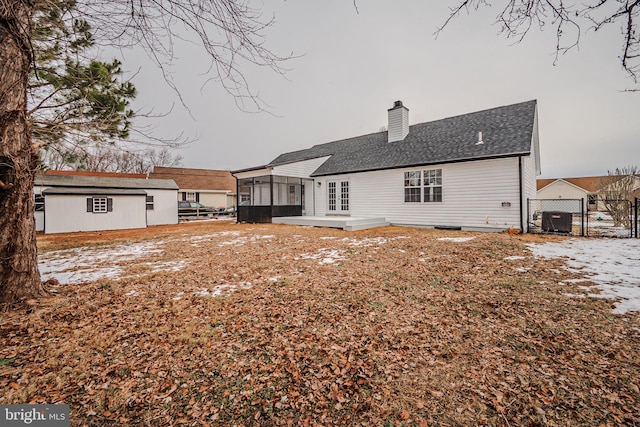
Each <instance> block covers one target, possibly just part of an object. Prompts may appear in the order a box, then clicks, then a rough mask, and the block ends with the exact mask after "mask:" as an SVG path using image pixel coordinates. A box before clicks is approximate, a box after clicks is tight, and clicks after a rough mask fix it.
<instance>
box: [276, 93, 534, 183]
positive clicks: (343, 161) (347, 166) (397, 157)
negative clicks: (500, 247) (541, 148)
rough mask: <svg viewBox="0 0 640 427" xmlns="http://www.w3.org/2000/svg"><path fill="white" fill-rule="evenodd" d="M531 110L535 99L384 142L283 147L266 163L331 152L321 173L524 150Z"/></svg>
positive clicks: (366, 139)
mask: <svg viewBox="0 0 640 427" xmlns="http://www.w3.org/2000/svg"><path fill="white" fill-rule="evenodd" d="M535 114H536V101H535V100H533V101H527V102H522V103H519V104H513V105H507V106H503V107H497V108H491V109H489V110H483V111H478V112H475V113H469V114H464V115H461V116H455V117H450V118H446V119H442V120H436V121H432V122H426V123H420V124H416V125H413V126H410V127H409V134H408V135H407V137H406V138H405V139H404V140H402V141H397V142H387V132H386V131H385V132H378V133H373V134H369V135H363V136H358V137H355V138H349V139H344V140H340V141H335V142H329V143H327V144H319V145H315V146H313V147H311V148H309V149H306V150H300V151H293V152H290V153H285V154H282V155H280V156H278V157H277V158H275V159H274V160H273V161H272V162H271V163H269V164H268V165H266V166H267V167H271V166H278V165H281V164H286V163H292V162H298V161H302V160H308V159H313V158H318V157H323V156H331V157H330V158H329V159H327V161H326V162H324V163H323V164H322V165H321V166H320V167H319V168H318V169H317V170H316V171H315V172H314V173H313V174H312V176H323V175H337V174H344V173H351V172H364V171H370V170H380V169H393V168H400V167H409V166H418V165H430V164H441V163H453V162H461V161H469V160H480V159H489V158H496V157H509V156H517V155H527V154H529V153H530V152H531V141H532V137H533V132H534V123H535V120H534V118H535ZM478 132H482V140H483V141H484V143H483V144H477V142H478Z"/></svg>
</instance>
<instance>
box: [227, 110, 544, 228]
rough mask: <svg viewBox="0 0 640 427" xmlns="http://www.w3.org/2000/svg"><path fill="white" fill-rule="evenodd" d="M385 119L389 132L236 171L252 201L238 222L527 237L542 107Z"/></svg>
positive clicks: (394, 114)
mask: <svg viewBox="0 0 640 427" xmlns="http://www.w3.org/2000/svg"><path fill="white" fill-rule="evenodd" d="M388 119H389V123H388V131H385V132H378V133H374V134H369V135H363V136H358V137H355V138H349V139H344V140H340V141H335V142H330V143H327V144H319V145H315V146H313V147H311V148H308V149H305V150H300V151H294V152H290V153H285V154H282V155H280V156H278V157H277V158H276V159H275V160H273V161H272V162H270V163H268V164H266V165H264V166H258V167H253V168H248V169H243V170H238V171H234V172H233V175H234V176H236V178H237V179H238V193H239V194H240V195H241V196H243V197H246V199H247V201H246V202H245V203H241V204H240V206H239V208H238V221H247V222H281V221H280V219H279V218H278V217H296V216H299V217H304V216H315V217H328V216H330V217H334V216H346V217H357V218H384V220H385V221H386V222H387V223H391V224H397V225H409V226H426V227H446V228H461V229H469V230H488V231H489V230H506V229H510V228H514V229H520V230H524V231H526V227H527V222H528V221H526V215H527V206H526V202H527V199H529V198H535V197H536V176H537V175H539V174H540V156H539V148H538V115H537V103H536V101H528V102H523V103H519V104H514V105H509V106H503V107H498V108H492V109H489V110H484V111H479V112H475V113H470V114H464V115H461V116H456V117H450V118H446V119H442V120H437V121H432V122H427V123H420V124H415V125H411V126H409V110H408V109H407V108H406V107H405V106H403V105H402V102H400V101H397V102H396V103H395V105H394V106H393V108H391V109H389V110H388ZM274 218H275V219H278V220H277V221H276V220H274Z"/></svg>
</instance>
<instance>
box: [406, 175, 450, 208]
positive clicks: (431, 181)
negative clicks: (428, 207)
mask: <svg viewBox="0 0 640 427" xmlns="http://www.w3.org/2000/svg"><path fill="white" fill-rule="evenodd" d="M404 201H405V203H420V202H442V169H427V170H422V171H409V172H405V173H404Z"/></svg>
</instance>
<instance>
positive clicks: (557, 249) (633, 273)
mask: <svg viewBox="0 0 640 427" xmlns="http://www.w3.org/2000/svg"><path fill="white" fill-rule="evenodd" d="M528 246H529V249H530V250H531V252H533V254H534V255H535V256H536V257H540V258H567V269H568V270H569V271H572V272H578V273H582V274H584V275H586V276H587V278H588V280H589V281H592V282H594V283H596V286H595V288H597V289H598V290H599V291H600V293H599V294H593V293H591V294H589V296H590V297H596V298H614V299H619V300H618V301H617V302H616V304H615V305H616V308H615V309H614V310H613V312H614V313H617V314H624V313H626V312H629V311H640V240H638V239H568V240H564V241H562V242H547V243H542V244H529V245H528ZM585 288H586V289H590V288H588V287H585Z"/></svg>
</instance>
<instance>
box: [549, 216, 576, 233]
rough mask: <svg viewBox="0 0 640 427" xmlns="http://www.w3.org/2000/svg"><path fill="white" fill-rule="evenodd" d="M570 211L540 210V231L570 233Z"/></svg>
mask: <svg viewBox="0 0 640 427" xmlns="http://www.w3.org/2000/svg"><path fill="white" fill-rule="evenodd" d="M572 218H573V214H572V213H571V212H558V211H556V212H554V211H545V212H542V231H544V232H548V233H571V221H572Z"/></svg>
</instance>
